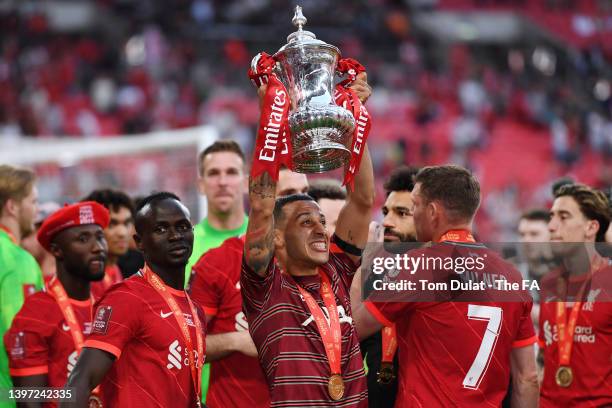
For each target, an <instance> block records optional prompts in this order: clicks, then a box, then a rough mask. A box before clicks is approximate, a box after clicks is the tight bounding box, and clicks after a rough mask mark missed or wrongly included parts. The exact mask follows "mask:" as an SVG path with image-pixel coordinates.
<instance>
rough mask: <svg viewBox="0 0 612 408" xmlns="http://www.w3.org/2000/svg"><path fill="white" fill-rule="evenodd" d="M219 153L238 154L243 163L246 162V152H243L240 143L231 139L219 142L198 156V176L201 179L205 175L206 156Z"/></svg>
mask: <svg viewBox="0 0 612 408" xmlns="http://www.w3.org/2000/svg"><path fill="white" fill-rule="evenodd" d="M218 152H232V153H236V154H237V155H238V156H239V157H240V158H241V159H242V161H243V162H246V159H245V156H244V152H243V151H242V149H241V148H240V145H239V144H238V143H236V142H235V141H234V140H229V139H225V140H217V141H215V142H214V143H213V144H211V145H210V146H208V147H207V148H206V149H204V150H203V151H202V152H200V154H199V155H198V174H199V175H200V177H202V176H203V175H204V159H206V156H208V155H209V154H212V153H218Z"/></svg>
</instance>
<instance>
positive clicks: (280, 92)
mask: <svg viewBox="0 0 612 408" xmlns="http://www.w3.org/2000/svg"><path fill="white" fill-rule="evenodd" d="M275 65H276V60H275V59H274V57H273V56H271V55H269V54H267V53H265V52H261V53H259V54H257V55H256V56H255V57H254V58H253V60H252V61H251V67H250V69H249V78H250V79H251V82H253V84H254V85H255V86H256V87H257V88H259V87H261V86H262V85H265V84H267V85H268V88H267V89H266V94H265V96H264V98H263V104H262V107H261V115H260V117H259V127H258V131H257V141H256V143H255V154H254V159H253V166H252V168H251V176H252V177H257V176H258V175H260V174H262V173H263V172H268V173H269V174H270V176H272V178H273V179H274V180H277V179H278V171H279V170H280V167H281V166H282V165H284V166H286V167H288V168H290V169H293V164H292V159H291V143H290V141H289V137H290V132H289V124H288V117H289V105H290V100H289V93H288V92H287V89H286V88H285V86H284V85H283V83H282V82H281V81H280V80H279V79H278V78H277V77H276V75H275V74H274V73H273V70H274V67H275ZM336 70H337V71H338V72H339V73H341V74H346V75H347V78H346V79H344V80H343V81H342V82H341V83H339V84H338V85H337V86H336V89H335V94H334V100H335V102H336V104H338V105H339V106H342V107H344V108H345V109H347V110H349V111H350V112H351V113H352V114H353V117H354V118H355V121H356V126H355V131H354V134H353V140H352V142H351V147H350V149H351V158H350V160H349V163H348V165H347V167H346V170H345V175H344V182H343V184H344V185H347V184H348V185H349V186H350V187H351V188H352V185H353V180H354V178H355V174H357V171H358V169H359V164H360V163H361V158H362V156H363V152H364V148H365V143H366V140H367V138H368V135H369V133H370V128H371V126H372V125H371V120H370V114H369V113H368V111H367V109H366V108H365V106H363V104H362V103H361V101H360V100H359V97H358V96H357V94H356V92H355V91H353V90H352V89H350V88H349V86H350V85H351V84H352V83H353V82H354V81H355V79H356V78H357V75H358V74H359V73H361V72H365V68H364V66H363V65H361V64H360V63H359V62H357V61H356V60H354V59H351V58H343V59H341V60H340V61H338V65H337V68H336Z"/></svg>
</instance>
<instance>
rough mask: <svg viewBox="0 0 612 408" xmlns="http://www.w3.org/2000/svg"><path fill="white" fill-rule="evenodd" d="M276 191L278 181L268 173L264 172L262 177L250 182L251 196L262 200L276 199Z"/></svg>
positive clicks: (252, 179)
mask: <svg viewBox="0 0 612 408" xmlns="http://www.w3.org/2000/svg"><path fill="white" fill-rule="evenodd" d="M275 190H276V181H274V179H272V176H270V174H268V172H263V173H262V174H261V175H259V176H257V177H255V178H251V179H250V180H249V194H254V195H256V196H259V197H260V198H262V199H264V198H274V197H275Z"/></svg>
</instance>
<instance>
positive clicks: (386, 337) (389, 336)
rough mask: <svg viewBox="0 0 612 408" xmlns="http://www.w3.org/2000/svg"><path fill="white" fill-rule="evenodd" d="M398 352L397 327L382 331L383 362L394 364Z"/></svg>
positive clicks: (386, 328) (388, 327)
mask: <svg viewBox="0 0 612 408" xmlns="http://www.w3.org/2000/svg"><path fill="white" fill-rule="evenodd" d="M396 351H397V330H396V328H395V325H393V326H387V327H385V328H383V329H382V362H383V363H393V357H395V352H396Z"/></svg>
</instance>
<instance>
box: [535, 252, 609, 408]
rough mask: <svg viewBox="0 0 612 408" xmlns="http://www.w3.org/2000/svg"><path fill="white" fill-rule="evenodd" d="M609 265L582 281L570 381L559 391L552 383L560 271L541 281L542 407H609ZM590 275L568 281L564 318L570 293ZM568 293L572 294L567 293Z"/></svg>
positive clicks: (556, 360) (556, 352) (556, 362)
mask: <svg viewBox="0 0 612 408" xmlns="http://www.w3.org/2000/svg"><path fill="white" fill-rule="evenodd" d="M610 276H612V267H611V266H609V261H608V266H607V267H605V268H604V269H601V270H599V271H597V272H596V273H595V274H594V275H592V280H591V281H590V282H586V284H587V285H589V284H590V285H589V286H588V290H585V293H584V298H583V303H582V306H581V307H580V309H579V312H578V319H577V320H576V327H575V328H574V336H573V344H572V352H571V355H570V362H569V366H570V367H571V369H572V372H573V381H572V383H571V384H570V385H569V387H567V388H565V387H560V386H558V385H557V383H556V381H555V373H556V371H557V369H558V368H559V344H558V341H559V337H558V336H559V333H558V328H557V316H556V308H557V301H558V300H559V299H558V298H557V297H556V296H555V295H554V294H555V293H556V288H557V287H558V286H557V283H558V278H559V271H555V272H553V273H551V274H550V275H547V276H545V277H544V278H543V279H542V283H541V288H542V296H543V299H542V303H541V305H540V322H539V327H540V330H539V344H540V347H541V348H543V350H544V381H543V383H542V389H541V393H540V396H541V398H540V406H541V407H555V408H556V407H570V406H572V407H573V406H585V407H603V406H612V302H611V299H612V281H611V278H610ZM590 278H591V276H587V275H582V276H578V277H575V278H573V277H570V278H569V285H568V286H569V287H568V291H567V292H568V293H569V294H570V295H568V296H567V297H566V298H565V299H562V300H565V301H566V312H567V313H566V315H567V316H569V315H570V313H571V310H572V309H571V308H572V306H573V304H574V303H573V301H574V297H575V295H576V294H577V293H578V292H579V291H580V287H581V286H582V285H583V283H585V280H587V279H589V280H590ZM572 294H573V295H572Z"/></svg>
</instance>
